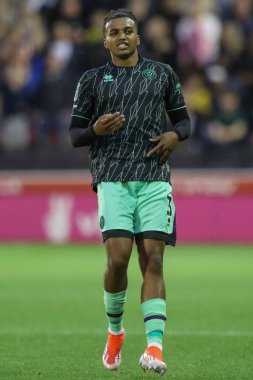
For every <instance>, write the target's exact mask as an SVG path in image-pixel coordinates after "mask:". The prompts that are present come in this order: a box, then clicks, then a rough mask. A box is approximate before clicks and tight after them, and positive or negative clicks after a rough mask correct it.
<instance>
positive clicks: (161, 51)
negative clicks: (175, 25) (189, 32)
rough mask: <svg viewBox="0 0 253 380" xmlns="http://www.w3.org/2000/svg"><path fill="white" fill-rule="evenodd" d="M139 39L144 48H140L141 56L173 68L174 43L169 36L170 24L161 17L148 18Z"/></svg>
mask: <svg viewBox="0 0 253 380" xmlns="http://www.w3.org/2000/svg"><path fill="white" fill-rule="evenodd" d="M141 37H142V40H143V42H144V47H141V48H140V51H141V52H143V55H145V56H147V57H149V58H151V59H152V58H153V59H155V60H157V61H161V62H164V63H169V64H170V65H171V66H175V54H176V52H175V42H174V40H173V38H172V35H171V28H170V24H169V22H168V21H167V20H166V19H165V18H164V17H163V16H159V15H157V16H152V17H150V18H149V20H148V21H147V22H146V24H145V26H144V28H143V32H142V36H141ZM144 49H145V50H144Z"/></svg>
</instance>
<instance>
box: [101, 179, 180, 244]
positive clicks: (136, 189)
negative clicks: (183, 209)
mask: <svg viewBox="0 0 253 380" xmlns="http://www.w3.org/2000/svg"><path fill="white" fill-rule="evenodd" d="M97 195H98V218H99V225H100V229H101V232H102V234H103V239H104V241H105V240H106V239H108V238H111V237H129V238H132V239H133V238H135V240H136V241H137V242H138V241H139V240H141V239H158V240H163V241H165V242H166V244H170V245H175V244H176V218H175V205H174V202H173V198H172V188H171V185H170V184H169V183H168V182H163V181H154V182H143V181H130V182H102V183H100V184H98V186H97Z"/></svg>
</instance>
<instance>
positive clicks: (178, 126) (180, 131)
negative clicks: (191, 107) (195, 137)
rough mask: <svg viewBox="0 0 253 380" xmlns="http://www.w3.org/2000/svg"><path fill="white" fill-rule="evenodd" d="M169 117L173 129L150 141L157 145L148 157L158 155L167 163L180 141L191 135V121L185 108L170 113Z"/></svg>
mask: <svg viewBox="0 0 253 380" xmlns="http://www.w3.org/2000/svg"><path fill="white" fill-rule="evenodd" d="M168 115H169V117H170V120H171V122H172V124H173V129H172V130H171V131H169V132H165V133H162V134H161V135H159V136H156V137H154V138H152V139H150V141H151V142H154V143H157V145H156V146H155V147H154V148H153V149H151V150H150V151H149V152H148V154H147V156H148V157H151V156H152V155H153V154H155V153H157V154H158V156H159V160H160V161H162V162H163V161H167V160H168V159H169V158H170V155H171V153H172V152H173V151H174V149H175V148H176V147H177V145H178V143H179V141H182V140H185V139H187V138H188V137H189V136H190V133H191V121H190V118H189V115H188V112H187V110H186V108H185V107H184V108H180V109H179V110H173V111H171V112H168Z"/></svg>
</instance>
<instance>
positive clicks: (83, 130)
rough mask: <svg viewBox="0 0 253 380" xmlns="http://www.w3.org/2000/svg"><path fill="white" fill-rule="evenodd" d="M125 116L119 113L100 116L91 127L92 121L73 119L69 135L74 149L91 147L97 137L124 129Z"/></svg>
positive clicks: (73, 117)
mask: <svg viewBox="0 0 253 380" xmlns="http://www.w3.org/2000/svg"><path fill="white" fill-rule="evenodd" d="M124 121H125V116H124V115H122V114H120V113H119V112H115V113H113V114H111V113H110V114H105V115H102V116H100V117H99V118H98V119H97V121H96V122H95V123H94V124H92V125H90V120H89V119H86V118H84V117H82V118H78V117H76V116H72V117H71V123H70V127H69V135H70V140H71V143H72V145H73V146H74V147H79V146H85V145H91V144H92V143H93V141H94V140H95V139H96V138H97V136H106V135H111V134H113V133H115V132H117V130H118V129H119V128H121V127H122V125H123V123H124Z"/></svg>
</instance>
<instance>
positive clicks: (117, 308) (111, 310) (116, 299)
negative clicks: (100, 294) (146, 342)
mask: <svg viewBox="0 0 253 380" xmlns="http://www.w3.org/2000/svg"><path fill="white" fill-rule="evenodd" d="M126 293H127V290H123V291H122V292H119V293H108V292H107V291H106V290H104V304H105V311H106V315H107V319H108V322H109V329H110V330H111V331H113V332H119V331H121V330H122V329H123V327H122V323H123V312H124V305H125V302H126Z"/></svg>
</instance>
